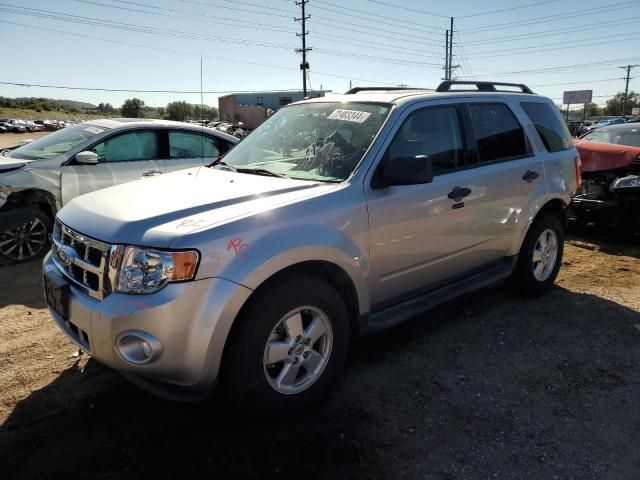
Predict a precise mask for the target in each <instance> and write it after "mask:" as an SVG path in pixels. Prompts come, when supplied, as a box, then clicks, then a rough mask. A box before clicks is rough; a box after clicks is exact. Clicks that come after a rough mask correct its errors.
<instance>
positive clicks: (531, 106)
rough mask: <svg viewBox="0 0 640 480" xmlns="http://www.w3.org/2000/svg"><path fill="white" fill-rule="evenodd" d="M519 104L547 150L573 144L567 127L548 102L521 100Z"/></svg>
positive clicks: (561, 148)
mask: <svg viewBox="0 0 640 480" xmlns="http://www.w3.org/2000/svg"><path fill="white" fill-rule="evenodd" d="M520 106H521V107H522V109H523V110H524V112H525V113H526V114H527V117H529V120H530V121H531V123H532V124H533V126H534V127H536V130H537V132H538V135H540V139H541V140H542V143H543V144H544V148H546V150H547V152H560V151H562V150H569V149H570V148H571V147H572V146H573V143H572V141H571V133H569V129H568V128H567V126H566V125H565V124H564V122H563V121H562V120H560V118H559V116H558V114H557V113H556V112H555V111H554V110H553V108H552V107H551V106H550V105H549V104H547V103H540V102H522V103H520Z"/></svg>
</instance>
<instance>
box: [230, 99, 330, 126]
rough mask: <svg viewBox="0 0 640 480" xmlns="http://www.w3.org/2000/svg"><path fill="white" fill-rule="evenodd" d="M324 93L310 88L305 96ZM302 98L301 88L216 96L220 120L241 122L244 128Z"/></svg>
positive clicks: (256, 124)
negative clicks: (297, 89)
mask: <svg viewBox="0 0 640 480" xmlns="http://www.w3.org/2000/svg"><path fill="white" fill-rule="evenodd" d="M324 94H325V92H324V91H319V90H311V91H307V98H314V97H324ZM303 99H304V96H303V93H302V91H301V90H299V91H293V90H285V91H282V92H246V93H232V94H230V95H225V96H224V97H219V98H218V109H219V111H220V120H222V121H226V122H233V123H237V122H242V123H243V124H244V126H245V127H246V128H250V129H251V128H255V127H256V126H258V125H259V124H260V123H261V122H262V121H263V120H264V119H265V118H267V117H268V116H269V111H271V112H273V111H275V110H278V109H279V108H280V107H283V106H285V105H288V104H289V103H292V102H299V101H300V100H303Z"/></svg>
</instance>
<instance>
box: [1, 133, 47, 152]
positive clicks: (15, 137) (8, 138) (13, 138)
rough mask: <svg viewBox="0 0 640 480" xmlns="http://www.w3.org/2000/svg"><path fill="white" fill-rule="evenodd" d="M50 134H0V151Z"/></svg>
mask: <svg viewBox="0 0 640 480" xmlns="http://www.w3.org/2000/svg"><path fill="white" fill-rule="evenodd" d="M50 133H51V132H31V133H29V132H26V133H3V134H0V149H3V148H9V147H14V146H16V145H18V144H19V143H20V142H22V141H24V140H28V139H30V138H31V139H33V140H35V139H36V138H40V137H44V136H45V135H48V134H50Z"/></svg>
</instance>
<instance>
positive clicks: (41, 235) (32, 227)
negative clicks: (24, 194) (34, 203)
mask: <svg viewBox="0 0 640 480" xmlns="http://www.w3.org/2000/svg"><path fill="white" fill-rule="evenodd" d="M24 215H25V216H24V221H23V222H22V223H20V224H19V225H18V226H16V227H13V228H11V229H10V230H6V231H3V232H0V265H15V264H17V263H24V262H29V261H32V260H36V259H39V258H42V257H44V256H45V254H46V253H47V252H48V251H49V247H50V242H49V234H50V233H51V227H52V223H51V219H50V218H49V217H48V216H47V215H45V214H44V213H43V212H42V211H40V210H36V209H33V210H25V214H24Z"/></svg>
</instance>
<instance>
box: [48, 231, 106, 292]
mask: <svg viewBox="0 0 640 480" xmlns="http://www.w3.org/2000/svg"><path fill="white" fill-rule="evenodd" d="M52 241H53V245H52V255H51V258H52V259H53V261H54V263H55V265H56V267H58V269H59V270H60V271H61V272H62V273H63V274H64V275H65V277H67V278H68V279H69V280H71V281H72V282H73V283H74V284H75V285H76V286H78V287H80V288H81V289H82V290H83V291H84V292H85V293H86V294H87V295H89V296H90V297H92V298H95V299H96V300H102V299H103V298H104V297H105V296H107V295H108V289H107V288H106V276H107V275H106V274H107V270H108V264H109V258H108V257H109V252H110V250H111V245H109V244H107V243H104V242H101V241H99V240H95V239H93V238H90V237H87V236H85V235H83V234H81V233H79V232H76V231H75V230H72V229H71V228H69V227H67V226H66V225H65V224H63V223H62V222H61V221H60V220H58V219H57V218H56V221H55V225H54V228H53V235H52ZM62 249H63V250H64V253H63V254H62V255H61V254H60V253H59V252H60V250H62ZM69 249H70V250H71V252H73V255H67V252H69Z"/></svg>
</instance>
